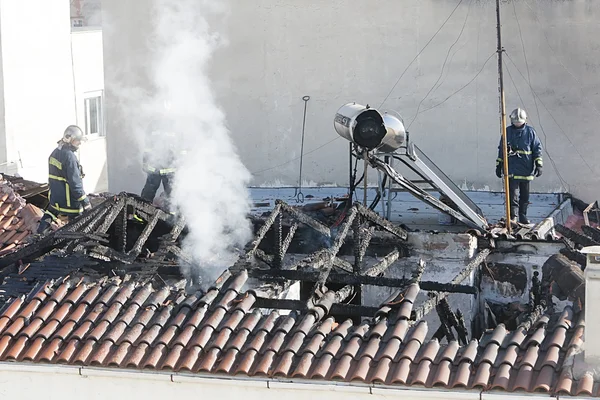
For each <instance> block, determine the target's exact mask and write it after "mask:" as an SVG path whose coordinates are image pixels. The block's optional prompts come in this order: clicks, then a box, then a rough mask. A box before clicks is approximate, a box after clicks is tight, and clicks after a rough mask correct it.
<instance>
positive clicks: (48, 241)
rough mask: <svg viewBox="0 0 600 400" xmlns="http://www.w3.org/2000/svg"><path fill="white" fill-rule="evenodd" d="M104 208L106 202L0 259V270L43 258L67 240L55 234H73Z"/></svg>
mask: <svg viewBox="0 0 600 400" xmlns="http://www.w3.org/2000/svg"><path fill="white" fill-rule="evenodd" d="M106 207H108V204H107V202H104V203H102V204H100V205H99V206H97V207H96V208H93V209H92V210H89V211H87V212H85V213H84V214H82V215H80V216H79V217H77V218H76V219H75V222H73V223H71V224H68V225H65V226H63V227H61V228H59V229H58V230H57V231H55V232H51V233H49V234H47V235H45V236H44V237H42V238H41V239H40V240H39V241H37V242H35V243H30V244H28V245H26V246H25V247H23V248H21V249H19V250H17V251H15V252H14V253H11V254H8V255H6V256H4V257H0V268H4V267H6V266H9V265H11V264H13V263H15V262H17V261H23V262H29V261H32V260H35V259H36V258H38V257H41V256H43V255H44V254H46V253H48V252H50V251H52V250H53V249H55V248H58V247H61V246H63V245H64V244H65V243H66V242H67V240H68V239H64V238H59V237H57V236H56V235H57V234H59V235H60V234H61V233H62V232H74V231H77V230H79V229H81V227H83V226H85V223H87V222H88V221H90V220H92V219H93V218H94V217H95V216H96V215H97V214H98V213H99V212H100V211H101V210H103V209H106Z"/></svg>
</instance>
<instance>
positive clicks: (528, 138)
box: [496, 124, 543, 180]
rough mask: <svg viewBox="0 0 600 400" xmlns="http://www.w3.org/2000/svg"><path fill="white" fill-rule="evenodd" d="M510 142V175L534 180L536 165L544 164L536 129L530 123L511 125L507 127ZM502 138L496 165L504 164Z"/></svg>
mask: <svg viewBox="0 0 600 400" xmlns="http://www.w3.org/2000/svg"><path fill="white" fill-rule="evenodd" d="M506 142H507V144H508V176H509V177H510V178H512V179H520V180H533V173H534V170H535V165H536V164H537V165H539V166H542V165H543V160H542V143H541V142H540V140H539V138H538V137H537V134H536V133H535V129H533V127H532V126H530V125H527V124H525V125H523V127H521V128H516V127H515V126H514V125H510V126H508V127H507V128H506ZM502 161H503V152H502V138H500V144H499V145H498V158H497V159H496V165H499V164H502Z"/></svg>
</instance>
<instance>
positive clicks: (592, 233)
mask: <svg viewBox="0 0 600 400" xmlns="http://www.w3.org/2000/svg"><path fill="white" fill-rule="evenodd" d="M581 230H582V231H583V233H585V235H586V236H589V237H590V238H592V240H593V241H595V242H598V243H600V229H597V228H592V227H591V226H588V225H582V226H581Z"/></svg>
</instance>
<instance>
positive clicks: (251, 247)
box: [246, 204, 282, 258]
mask: <svg viewBox="0 0 600 400" xmlns="http://www.w3.org/2000/svg"><path fill="white" fill-rule="evenodd" d="M281 208H282V205H281V204H276V205H275V207H274V208H273V211H271V215H269V217H268V218H267V219H266V220H265V223H264V225H263V226H261V227H260V229H259V230H258V232H257V233H256V236H255V237H254V240H253V241H252V242H250V243H249V244H248V245H247V246H246V257H248V258H251V257H252V256H253V255H254V252H255V251H256V249H258V246H260V243H261V242H262V240H263V239H264V237H265V235H266V234H267V232H268V231H269V229H271V226H273V223H274V222H275V219H276V218H277V216H278V215H279V213H280V212H281Z"/></svg>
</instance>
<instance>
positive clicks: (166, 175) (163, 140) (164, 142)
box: [140, 129, 184, 203]
mask: <svg viewBox="0 0 600 400" xmlns="http://www.w3.org/2000/svg"><path fill="white" fill-rule="evenodd" d="M176 145H177V143H176V138H175V134H173V133H170V132H167V133H164V132H163V131H162V130H158V129H154V130H152V131H151V132H150V134H149V135H148V136H147V137H146V148H145V150H144V154H143V160H142V164H143V169H144V172H146V183H145V185H144V188H143V189H142V193H141V194H140V196H141V197H142V198H143V199H144V200H146V201H149V202H153V201H154V197H155V196H156V192H157V191H158V188H159V187H160V184H161V183H162V185H163V189H164V191H165V194H166V195H167V198H170V197H171V191H172V189H173V175H174V174H175V171H176V167H175V164H176V162H177V161H178V160H177V153H178V152H177V151H176V149H175V146H176ZM179 153H181V154H183V153H184V152H182V151H180V152H179ZM167 203H168V200H167Z"/></svg>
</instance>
